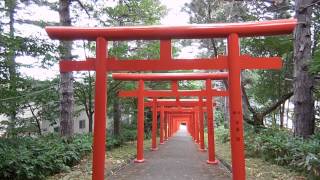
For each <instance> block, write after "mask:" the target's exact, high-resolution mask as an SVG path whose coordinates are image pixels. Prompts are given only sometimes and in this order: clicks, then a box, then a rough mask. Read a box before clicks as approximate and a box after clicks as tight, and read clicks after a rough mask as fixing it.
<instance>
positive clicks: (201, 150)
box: [199, 148, 207, 152]
mask: <svg viewBox="0 0 320 180" xmlns="http://www.w3.org/2000/svg"><path fill="white" fill-rule="evenodd" d="M199 151H200V152H206V151H207V150H206V149H201V148H199Z"/></svg>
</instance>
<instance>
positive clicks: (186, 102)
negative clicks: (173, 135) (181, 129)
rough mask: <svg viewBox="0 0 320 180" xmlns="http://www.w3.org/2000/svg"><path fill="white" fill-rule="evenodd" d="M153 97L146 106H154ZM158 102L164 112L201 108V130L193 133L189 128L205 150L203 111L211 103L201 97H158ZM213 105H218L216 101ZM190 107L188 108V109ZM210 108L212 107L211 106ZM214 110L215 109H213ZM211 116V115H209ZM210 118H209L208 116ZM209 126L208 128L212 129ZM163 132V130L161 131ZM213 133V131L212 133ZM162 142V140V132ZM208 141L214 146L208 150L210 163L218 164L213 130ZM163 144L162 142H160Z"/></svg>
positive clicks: (202, 149) (201, 149)
mask: <svg viewBox="0 0 320 180" xmlns="http://www.w3.org/2000/svg"><path fill="white" fill-rule="evenodd" d="M152 101H153V99H151V100H149V102H146V103H145V106H152V105H151V103H153V102H152ZM157 104H159V106H160V107H161V108H160V110H159V109H157V111H160V112H161V113H163V111H167V112H170V111H173V112H179V111H181V110H182V111H183V112H194V109H190V107H193V108H195V107H198V108H199V110H198V111H199V112H198V114H199V132H198V133H195V134H193V133H192V131H190V129H188V130H189V132H190V134H191V135H192V137H193V138H195V140H199V145H200V148H199V150H200V151H205V145H204V118H203V112H204V111H207V109H204V108H205V107H206V106H208V105H209V104H208V103H206V100H205V99H204V100H203V99H202V98H199V99H179V101H177V99H158V100H157ZM165 106H169V107H170V106H172V107H171V108H169V107H168V108H164V107H165ZM212 106H213V107H214V106H216V103H214V102H213V103H212ZM187 108H188V109H187ZM209 109H210V108H209ZM212 112H213V111H212ZM213 114H214V113H212V123H211V124H210V125H209V127H210V126H212V129H213V124H214V123H213V122H214V116H213ZM209 118H210V117H209ZM207 119H208V118H207ZM160 123H161V117H160ZM192 126H193V124H192V123H190V124H189V126H188V127H190V128H192ZM209 127H208V129H210V128H209ZM160 132H161V131H160ZM196 134H198V135H199V136H197V135H196ZM210 134H211V133H210ZM211 136H212V137H211ZM160 142H161V133H160ZM208 142H212V143H211V144H212V147H211V148H209V151H208V157H209V159H208V161H207V162H208V163H209V164H216V163H217V162H218V161H216V160H215V148H214V146H215V145H214V134H213V132H212V135H210V136H209V135H208ZM160 144H161V143H160Z"/></svg>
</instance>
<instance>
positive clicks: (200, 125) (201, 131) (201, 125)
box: [199, 96, 206, 151]
mask: <svg viewBox="0 0 320 180" xmlns="http://www.w3.org/2000/svg"><path fill="white" fill-rule="evenodd" d="M202 103H203V99H202V96H199V128H200V130H199V131H200V148H199V150H200V151H205V150H206V149H205V145H204V122H203V106H202Z"/></svg>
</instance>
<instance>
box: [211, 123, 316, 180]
mask: <svg viewBox="0 0 320 180" xmlns="http://www.w3.org/2000/svg"><path fill="white" fill-rule="evenodd" d="M216 136H217V137H218V140H220V141H221V142H222V143H226V142H228V141H230V136H229V130H228V129H224V128H217V130H216ZM245 146H246V148H245V150H246V155H247V156H251V157H258V158H262V159H264V160H266V161H269V162H272V163H275V164H278V165H282V166H287V167H289V168H291V169H293V170H296V171H299V172H303V173H305V174H306V175H307V176H308V177H309V179H317V178H318V179H319V177H320V134H316V135H314V136H313V137H311V138H309V139H302V138H297V137H294V136H293V135H292V133H291V132H289V131H286V130H279V129H272V128H265V129H259V130H258V131H257V129H254V128H252V127H250V126H248V127H246V128H245Z"/></svg>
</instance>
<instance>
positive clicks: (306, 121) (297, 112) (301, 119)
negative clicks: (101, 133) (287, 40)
mask: <svg viewBox="0 0 320 180" xmlns="http://www.w3.org/2000/svg"><path fill="white" fill-rule="evenodd" d="M315 2H316V1H315V0H296V1H295V16H296V18H297V20H298V22H299V23H298V24H297V26H296V29H295V33H294V38H295V41H294V65H295V66H294V77H295V79H294V86H293V92H294V98H293V103H294V134H295V135H296V136H301V137H304V138H306V137H309V136H310V135H312V134H313V133H314V128H315V117H314V97H313V92H312V90H313V86H314V79H313V77H312V75H311V74H310V72H309V67H308V65H309V63H310V61H311V45H312V41H311V18H312V11H313V4H314V3H315Z"/></svg>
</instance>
